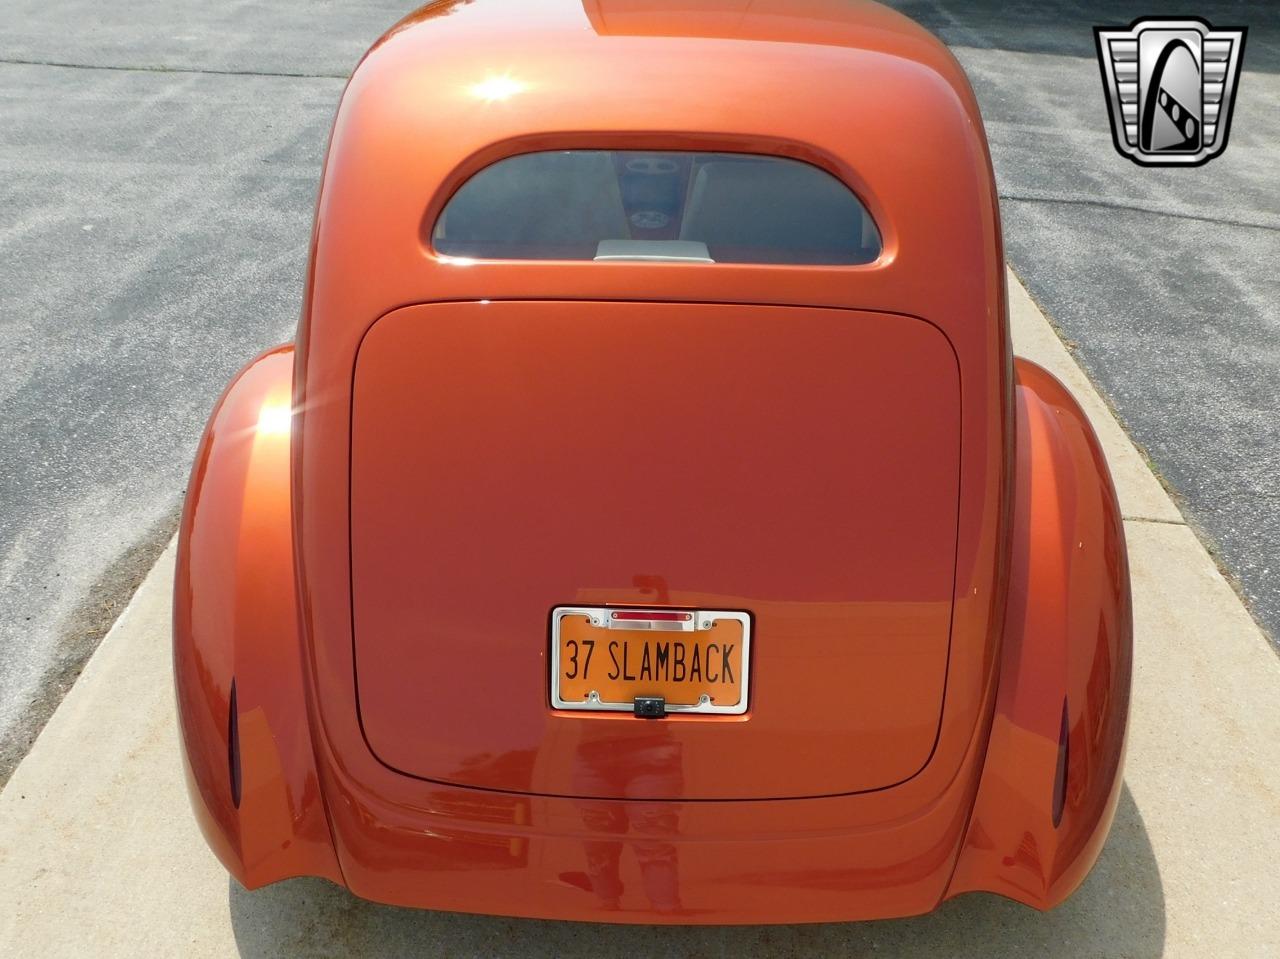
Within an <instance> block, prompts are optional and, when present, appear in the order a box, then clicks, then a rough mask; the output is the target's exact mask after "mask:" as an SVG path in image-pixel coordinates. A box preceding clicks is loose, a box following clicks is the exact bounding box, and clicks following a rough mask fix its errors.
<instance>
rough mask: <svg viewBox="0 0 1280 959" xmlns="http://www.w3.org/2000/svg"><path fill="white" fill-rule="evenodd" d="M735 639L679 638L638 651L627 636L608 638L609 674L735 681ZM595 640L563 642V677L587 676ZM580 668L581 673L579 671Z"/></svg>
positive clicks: (633, 677) (667, 679) (679, 680)
mask: <svg viewBox="0 0 1280 959" xmlns="http://www.w3.org/2000/svg"><path fill="white" fill-rule="evenodd" d="M736 645H737V644H736V643H723V644H721V643H708V644H707V645H706V647H705V652H704V651H703V647H702V646H701V645H700V644H698V643H685V642H683V641H682V640H679V639H673V640H658V641H652V642H646V643H641V644H640V650H639V651H638V652H636V651H633V650H632V649H631V644H630V641H629V640H625V639H624V640H622V641H618V640H616V639H615V640H611V641H610V642H609V647H608V652H609V662H610V667H609V678H610V679H615V680H616V679H624V680H649V681H650V682H672V683H683V682H686V681H687V682H706V683H719V682H725V683H733V682H737V680H736V679H735V678H734V674H733V663H732V662H731V659H732V656H733V650H734V647H735V646H736ZM595 646H596V641H595V640H594V639H584V640H582V642H581V643H579V642H578V641H577V640H576V639H571V640H569V641H568V642H566V643H565V644H564V652H565V655H564V657H563V659H564V663H565V673H564V678H565V679H578V678H582V679H588V678H589V675H590V671H591V657H592V654H593V653H594V652H595ZM579 670H581V673H579Z"/></svg>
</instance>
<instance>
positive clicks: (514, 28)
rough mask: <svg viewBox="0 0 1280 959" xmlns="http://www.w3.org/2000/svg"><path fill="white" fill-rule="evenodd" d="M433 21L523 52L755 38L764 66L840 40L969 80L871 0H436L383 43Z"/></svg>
mask: <svg viewBox="0 0 1280 959" xmlns="http://www.w3.org/2000/svg"><path fill="white" fill-rule="evenodd" d="M429 31H436V32H439V33H449V34H453V35H458V34H461V35H465V36H467V37H470V38H473V39H474V41H475V42H482V43H484V44H485V45H488V46H492V47H495V48H496V47H501V46H509V49H510V52H511V53H513V54H514V55H515V62H518V61H519V59H520V57H519V50H520V48H522V47H524V48H528V47H529V46H531V45H533V44H537V45H539V46H541V47H543V48H547V47H555V46H556V45H563V47H564V48H565V49H566V51H567V50H570V49H571V50H572V51H573V52H574V54H575V56H577V57H584V54H588V53H589V52H595V51H598V52H600V53H602V54H603V55H606V56H608V55H610V54H612V53H614V52H616V47H615V46H614V45H613V44H611V43H610V41H611V40H616V39H617V38H623V37H631V38H645V39H648V40H653V41H657V40H661V39H667V40H671V41H676V42H675V43H673V44H671V45H670V46H668V47H667V48H666V49H667V50H668V52H669V54H670V55H671V56H673V57H676V58H678V59H683V58H687V57H696V56H697V54H698V50H699V46H707V47H710V46H714V45H716V44H717V43H719V44H723V43H724V42H725V41H729V42H733V43H736V44H739V45H750V53H751V56H752V57H753V58H756V59H757V62H758V63H759V67H760V69H761V70H769V69H771V68H784V67H786V68H792V69H794V68H797V67H798V68H800V69H801V70H802V69H803V66H804V62H805V58H806V57H808V56H811V55H812V53H813V51H811V50H806V49H805V48H806V47H838V48H845V49H848V50H860V51H868V52H874V53H881V54H886V55H889V56H893V57H898V58H902V59H906V60H911V61H914V62H917V63H919V64H922V65H924V66H927V67H929V68H930V69H931V70H933V71H934V72H936V73H937V74H939V75H940V76H943V77H945V78H946V79H947V80H948V81H949V82H951V83H952V84H953V85H954V86H955V87H956V88H957V89H958V90H960V91H967V90H968V85H967V83H966V82H965V80H964V74H963V71H962V70H960V68H959V66H958V65H957V64H956V61H955V59H954V58H953V57H952V55H951V53H950V51H948V50H947V48H946V46H945V45H944V44H942V43H941V42H940V41H939V40H938V39H937V38H936V37H934V36H933V35H932V34H931V33H929V32H928V31H927V30H925V29H924V28H923V27H921V26H920V25H919V24H917V23H916V22H915V21H913V20H911V19H910V18H908V17H905V16H903V15H902V14H900V13H898V12H897V11H896V10H892V9H890V8H889V7H886V6H884V5H882V4H880V3H875V2H871V0H537V2H528V0H435V2H432V3H428V4H426V5H424V6H422V7H420V8H419V9H418V10H416V11H414V12H413V13H411V14H409V15H408V16H406V17H405V18H404V19H403V20H401V21H400V22H399V23H398V24H396V25H395V26H394V27H392V28H391V29H390V30H389V31H388V32H387V33H386V34H385V35H384V36H383V37H382V39H381V40H379V42H378V43H379V45H380V44H382V43H384V42H386V41H389V40H391V39H392V38H397V37H399V38H401V39H404V37H405V36H406V35H407V36H410V37H415V38H416V37H419V36H425V35H426V34H427V33H428V32H429ZM375 49H376V46H375ZM592 59H593V58H592V57H591V56H586V57H585V59H584V61H583V73H584V76H592V75H593V74H591V73H590V72H589V67H588V63H590V62H591V60H592ZM513 65H514V63H513ZM611 67H612V69H613V70H618V71H623V72H626V71H627V70H628V69H629V67H630V65H629V64H628V63H626V62H625V61H616V60H615V61H612V63H611Z"/></svg>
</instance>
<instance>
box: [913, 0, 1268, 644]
mask: <svg viewBox="0 0 1280 959" xmlns="http://www.w3.org/2000/svg"><path fill="white" fill-rule="evenodd" d="M891 5H892V6H894V7H896V8H898V9H899V10H901V11H903V12H904V13H907V14H909V15H910V16H912V17H914V18H915V19H917V20H919V21H920V22H921V23H923V24H924V25H925V26H927V27H929V28H930V29H931V30H933V31H934V32H935V33H937V34H938V35H939V36H941V37H942V38H943V39H944V40H945V41H946V42H947V43H948V44H950V45H951V46H952V47H953V49H954V50H955V53H956V56H957V58H958V59H959V60H960V62H961V63H962V64H963V65H964V67H965V70H966V71H967V72H968V74H969V79H970V81H971V82H972V83H973V86H974V90H975V92H976V93H977V95H978V100H979V102H980V103H981V105H982V112H983V121H984V123H985V124H986V128H987V134H988V137H989V138H990V141H991V148H992V154H993V158H994V164H995V170H996V179H997V181H998V184H999V188H1000V196H1001V201H1000V207H1001V213H1002V215H1003V221H1004V237H1005V245H1006V254H1007V256H1008V258H1009V262H1010V263H1011V264H1012V265H1013V268H1014V269H1015V270H1016V271H1017V273H1018V275H1019V276H1020V277H1021V278H1022V280H1023V281H1024V282H1025V283H1026V285H1027V288H1028V289H1029V290H1030V292H1031V294H1032V296H1034V297H1035V299H1036V301H1037V302H1038V303H1039V304H1040V305H1041V306H1042V307H1044V309H1045V312H1046V313H1048V315H1049V317H1050V319H1051V320H1052V321H1053V322H1054V323H1055V324H1056V325H1057V327H1058V329H1059V331H1060V332H1061V333H1062V334H1063V337H1064V339H1066V340H1067V342H1068V343H1070V344H1072V345H1073V346H1074V348H1075V353H1076V356H1077V359H1078V360H1079V361H1080V363H1081V365H1082V366H1083V367H1084V368H1085V370H1087V371H1088V373H1089V374H1090V376H1091V377H1092V378H1093V380H1094V382H1095V383H1096V384H1097V385H1098V387H1099V388H1100V390H1101V391H1102V393H1103V394H1104V395H1105V396H1106V397H1107V399H1108V401H1109V402H1110V403H1111V405H1112V406H1113V407H1114V409H1115V410H1116V412H1117V414H1118V416H1119V419H1120V421H1121V422H1122V423H1123V424H1124V426H1125V428H1126V429H1127V430H1128V431H1129V434H1130V436H1131V437H1132V438H1133V439H1134V441H1135V442H1136V443H1137V444H1138V445H1139V446H1140V447H1141V448H1142V449H1143V450H1145V452H1146V454H1147V455H1148V456H1149V457H1150V459H1151V461H1152V463H1153V465H1154V467H1155V469H1156V471H1157V472H1158V473H1159V474H1160V476H1161V477H1162V479H1163V480H1164V481H1165V483H1166V484H1167V485H1168V487H1169V489H1170V490H1171V492H1172V493H1173V494H1174V496H1175V499H1177V500H1178V501H1179V504H1180V505H1181V507H1182V509H1183V512H1184V513H1185V514H1186V516H1187V518H1188V520H1189V521H1190V522H1191V524H1192V525H1193V526H1195V527H1196V528H1197V531H1198V532H1199V533H1200V535H1201V537H1202V538H1203V539H1204V541H1205V542H1206V545H1208V546H1209V548H1210V550H1211V552H1213V553H1214V554H1215V556H1216V558H1217V559H1218V561H1219V562H1220V563H1221V564H1222V566H1223V568H1224V571H1225V572H1226V573H1227V574H1228V575H1229V576H1231V577H1232V578H1233V579H1234V581H1235V583H1236V585H1237V588H1239V589H1240V591H1241V593H1242V595H1243V596H1244V597H1245V599H1246V600H1247V602H1248V604H1249V607H1250V609H1251V610H1252V612H1253V614H1254V616H1255V617H1256V618H1257V619H1258V621H1259V622H1260V624H1261V625H1262V626H1263V627H1264V628H1265V629H1266V630H1267V631H1268V632H1269V633H1270V637H1271V641H1272V642H1273V643H1276V642H1277V640H1280V4H1276V3H1274V2H1252V3H1226V2H1212V0H1210V2H1205V0H1197V2H1194V3H1189V4H1176V5H1171V4H1168V3H1160V2H1149V0H1148V2H1141V3H1132V2H1125V3H1115V2H1101V0H1088V2H1082V0H1076V2H1070V0H1067V2H1063V0H1058V2H1052V3H1041V2H1029V0H965V2H951V3H948V2H942V0H906V2H892V3H891ZM1173 14H1178V15H1185V14H1194V15H1197V16H1200V17H1203V18H1205V19H1207V20H1208V21H1209V22H1210V23H1212V24H1214V25H1215V26H1239V25H1244V26H1247V27H1248V30H1249V32H1248V37H1247V41H1246V45H1245V51H1244V73H1243V75H1242V78H1241V80H1240V84H1239V91H1238V93H1237V97H1236V111H1235V117H1234V120H1233V122H1232V125H1231V134H1230V140H1229V143H1228V146H1227V150H1226V152H1225V153H1224V154H1222V155H1221V156H1219V157H1218V158H1217V159H1214V160H1212V161H1211V162H1209V163H1208V164H1206V165H1205V166H1202V167H1198V168H1193V169H1153V168H1149V167H1139V166H1136V165H1135V164H1134V163H1132V162H1131V161H1130V160H1128V159H1125V158H1123V157H1121V156H1120V155H1119V154H1118V153H1117V152H1116V151H1115V149H1114V147H1113V146H1112V143H1111V132H1110V127H1109V121H1108V117H1107V110H1106V105H1105V102H1104V100H1103V94H1102V83H1101V79H1100V75H1099V70H1098V63H1097V57H1096V53H1095V48H1094V40H1093V32H1092V30H1091V27H1092V26H1094V25H1126V26H1127V25H1128V24H1129V23H1130V21H1132V20H1133V19H1136V18H1137V17H1140V16H1153V15H1160V16H1169V15H1173Z"/></svg>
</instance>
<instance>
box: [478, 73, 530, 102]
mask: <svg viewBox="0 0 1280 959" xmlns="http://www.w3.org/2000/svg"><path fill="white" fill-rule="evenodd" d="M524 88H525V85H524V84H523V83H521V82H520V81H519V80H517V79H516V78H515V77H513V76H511V75H510V74H507V73H503V74H499V75H495V76H489V77H485V78H484V79H483V80H481V81H480V82H479V83H473V84H472V85H471V87H470V90H471V95H472V96H473V97H475V98H476V99H477V100H483V101H484V102H485V103H497V102H499V101H501V100H509V99H511V98H512V97H513V96H515V95H516V94H517V93H520V92H521V91H522V90H524Z"/></svg>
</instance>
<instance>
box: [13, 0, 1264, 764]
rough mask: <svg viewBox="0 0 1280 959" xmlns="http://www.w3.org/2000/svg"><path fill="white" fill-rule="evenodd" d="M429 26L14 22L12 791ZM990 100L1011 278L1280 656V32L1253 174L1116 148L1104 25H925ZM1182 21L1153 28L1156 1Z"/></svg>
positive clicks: (1252, 87)
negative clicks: (1136, 155)
mask: <svg viewBox="0 0 1280 959" xmlns="http://www.w3.org/2000/svg"><path fill="white" fill-rule="evenodd" d="M409 6H410V5H409V4H405V3H395V2H364V3H347V4H324V5H318V4H311V3H304V2H302V0H281V2H276V3H236V4H216V5H215V4H207V3H197V2H194V0H174V2H159V0H130V2H121V3H116V4H103V3H99V2H90V0H60V2H50V0H8V2H7V3H6V4H5V10H4V16H3V21H4V27H3V30H0V171H2V173H3V175H0V356H2V357H3V360H4V362H3V363H2V364H0V781H3V779H4V778H5V777H6V776H7V774H8V772H9V771H10V770H11V769H12V766H13V764H14V763H15V762H16V761H17V759H18V758H20V757H21V755H22V754H23V753H24V752H25V750H26V749H27V747H28V745H29V743H30V741H31V739H32V737H33V735H34V733H35V732H37V731H38V730H39V728H40V727H41V726H42V725H43V723H44V721H45V719H46V718H47V716H48V715H49V713H50V711H51V710H52V708H53V707H54V706H56V704H57V702H58V701H59V699H60V697H61V695H62V693H63V692H64V691H65V689H66V688H67V686H68V685H69V684H70V683H71V682H72V681H73V680H74V678H75V676H76V674H77V673H78V671H79V669H80V667H81V665H82V664H83V662H84V659H85V657H86V656H87V655H88V653H89V652H91V651H92V649H93V647H94V645H95V644H96V642H97V641H98V639H99V638H100V637H101V635H102V634H103V632H104V631H105V630H106V628H107V627H108V626H109V624H110V623H111V622H112V620H113V619H114V618H115V615H116V614H117V613H118V611H119V609H120V608H121V605H122V603H123V602H124V601H125V600H127V598H128V596H129V595H130V594H131V592H132V590H133V588H134V586H135V585H136V584H137V582H138V581H139V580H140V578H141V576H142V575H143V573H145V571H146V569H147V568H148V567H149V566H150V564H151V562H152V560H153V559H154V558H155V556H156V555H157V554H158V552H159V550H160V548H161V547H162V545H163V543H164V542H165V541H166V540H167V539H168V536H169V535H170V533H171V532H172V530H173V528H174V525H175V522H176V511H177V508H178V504H179V502H180V499H181V495H182V493H183V490H184V488H185V485H186V478H187V471H188V469H189V464H190V458H191V455H192V452H193V450H194V446H195V442H196V440H197V438H198V435H199V431H200V428H201V426H202V425H203V422H204V419H205V417H206V415H207V413H208V410H209V408H210V407H211V405H212V403H213V402H214V400H215V398H216V397H217V395H218V393H219V391H220V390H221V389H222V387H223V385H224V384H225V383H226V381H227V379H228V378H229V377H230V376H231V374H232V373H233V372H234V371H235V369H236V368H238V367H239V366H240V365H241V364H242V363H243V362H244V361H246V360H247V359H249V358H250V357H251V356H252V355H254V354H255V353H256V352H258V351H259V350H261V349H262V348H265V347H267V346H269V345H271V344H273V343H275V342H278V341H280V340H283V339H286V338H288V337H289V336H291V334H292V329H293V325H294V323H295V321H296V317H297V312H298V306H299V299H300V293H301V287H302V272H303V268H304V264H305V256H306V245H307V239H308V232H309V227H310V220H311V213H312V205H313V203H314V196H315V189H316V185H317V179H318V176H319V170H320V161H321V157H322V154H323V149H324V142H325V137H326V135H327V132H328V127H329V123H330V120H331V117H332V113H333V109H334V107H335V105H336V103H337V99H338V96H339V94H340V92H341V88H342V83H343V78H345V77H346V76H347V74H348V73H349V71H350V69H351V68H352V67H353V66H354V64H355V63H356V61H357V60H358V58H359V56H360V54H361V53H362V52H363V50H364V49H365V48H366V47H367V46H368V44H369V43H370V42H371V41H372V40H373V39H375V38H376V37H377V35H378V34H379V33H381V32H382V30H383V29H385V28H386V27H387V26H389V25H390V24H391V23H392V22H394V21H395V20H396V19H398V18H399V17H400V16H401V15H403V14H404V13H405V12H407V10H408V9H409ZM898 6H899V7H901V8H902V9H904V11H906V12H908V13H910V14H911V15H913V16H916V17H917V18H918V19H920V20H922V21H923V22H924V23H925V24H926V25H927V26H929V27H931V28H933V29H935V30H936V31H937V32H939V33H940V34H941V35H942V37H943V38H944V39H945V40H947V41H948V42H949V43H950V44H952V45H953V47H954V48H955V50H956V53H957V56H958V57H959V58H960V59H961V61H962V63H963V64H964V65H965V67H966V69H967V70H968V71H969V73H970V76H971V78H972V80H973V83H974V86H975V89H976V90H977V93H978V96H979V99H980V101H981V103H982V107H983V111H984V116H985V118H986V122H987V127H988V132H989V134H990V137H991V140H992V147H993V152H994V156H995V165H996V172H997V177H998V180H999V183H1000V188H1001V193H1002V195H1003V213H1004V222H1005V240H1006V244H1007V248H1008V250H1007V252H1008V254H1009V257H1010V260H1011V262H1012V264H1013V266H1014V267H1015V269H1016V270H1017V271H1018V272H1019V274H1020V275H1021V276H1022V277H1023V278H1024V279H1025V281H1026V283H1027V285H1028V287H1029V289H1030V291H1031V293H1032V295H1033V296H1034V297H1035V298H1036V299H1037V300H1038V301H1039V302H1040V303H1041V304H1042V305H1043V306H1044V307H1045V309H1046V311H1047V312H1048V314H1049V315H1050V317H1051V318H1052V319H1053V320H1054V321H1055V322H1056V323H1057V324H1058V325H1059V327H1060V329H1061V331H1062V332H1063V334H1064V336H1065V337H1066V338H1067V339H1068V341H1071V342H1073V343H1075V344H1077V347H1078V348H1077V355H1078V357H1079V359H1080V361H1081V362H1082V364H1083V365H1084V367H1085V368H1086V369H1087V370H1088V371H1089V373H1090V374H1091V375H1092V376H1093V377H1094V379H1095V381H1096V382H1097V384H1098V385H1099V387H1100V389H1101V391H1102V393H1103V394H1104V395H1105V396H1106V397H1107V399H1108V400H1109V401H1110V402H1111V403H1112V404H1113V405H1114V407H1115V408H1116V410H1117V412H1118V414H1119V417H1120V419H1121V421H1122V422H1123V423H1124V425H1125V426H1126V427H1128V428H1129V430H1130V431H1131V432H1132V434H1133V436H1134V437H1135V439H1136V440H1137V441H1138V443H1139V444H1140V445H1141V446H1142V447H1143V448H1145V449H1146V450H1147V452H1148V453H1149V455H1150V456H1151V458H1152V460H1153V462H1154V464H1155V467H1156V469H1157V470H1158V471H1159V472H1160V473H1161V475H1162V476H1163V477H1164V478H1165V480H1166V481H1167V482H1168V483H1169V485H1170V486H1171V488H1172V489H1173V491H1174V493H1175V494H1176V495H1177V496H1178V497H1180V498H1181V505H1182V506H1183V509H1184V512H1185V513H1186V515H1187V517H1188V518H1189V520H1190V521H1191V522H1192V523H1193V524H1195V525H1196V526H1197V527H1198V528H1199V529H1200V530H1201V532H1202V535H1203V536H1204V538H1205V539H1206V541H1207V542H1208V543H1209V544H1210V545H1211V547H1212V548H1213V549H1214V550H1215V551H1216V552H1217V555H1218V557H1219V559H1220V561H1221V562H1222V563H1223V565H1224V567H1225V569H1226V570H1227V572H1228V573H1229V574H1230V575H1232V576H1233V577H1235V578H1236V579H1237V580H1238V582H1239V584H1240V588H1241V590H1242V592H1243V594H1244V595H1245V596H1246V597H1247V598H1248V599H1249V601H1250V604H1251V607H1252V609H1253V612H1254V614H1255V615H1256V616H1257V617H1258V619H1259V620H1260V621H1261V622H1262V623H1263V624H1264V625H1265V626H1267V627H1268V628H1269V629H1270V630H1271V633H1272V636H1273V637H1274V636H1276V635H1277V634H1280V481H1277V479H1276V477H1277V473H1278V472H1280V396H1278V395H1277V390H1278V389H1280V387H1278V386H1277V384H1280V315H1278V312H1277V307H1276V304H1277V303H1280V279H1278V278H1280V239H1278V233H1277V231H1278V230H1280V157H1278V153H1280V111H1277V110H1276V105H1277V104H1278V103H1280V76H1278V74H1277V71H1280V11H1277V10H1276V9H1275V8H1274V7H1273V6H1272V5H1270V4H1261V3H1255V4H1223V3H1201V4H1198V5H1197V7H1196V10H1195V12H1197V13H1199V14H1201V15H1203V16H1206V17H1208V18H1209V19H1210V20H1211V21H1214V22H1217V23H1223V24H1231V23H1241V22H1243V23H1246V24H1247V25H1249V27H1250V36H1249V41H1248V47H1247V49H1246V52H1245V61H1244V67H1245V73H1244V77H1243V80H1242V82H1241V89H1240V94H1239V99H1238V105H1237V115H1236V119H1235V122H1234V125H1233V129H1232V134H1231V143H1230V147H1229V148H1228V150H1227V152H1226V154H1225V155H1224V156H1222V157H1220V158H1218V159H1217V160H1214V161H1213V162H1212V163H1210V164H1209V165H1208V166H1206V167H1203V168H1200V169H1198V170H1176V171H1154V170H1146V169H1140V168H1138V167H1135V166H1134V165H1133V164H1131V163H1130V162H1129V161H1128V160H1125V159H1122V158H1121V157H1119V156H1118V155H1116V153H1115V152H1114V150H1113V149H1112V147H1111V142H1110V133H1109V130H1108V127H1107V118H1106V111H1105V107H1104V103H1103V99H1102V91H1101V84H1100V81H1099V76H1098V69H1097V64H1096V61H1095V59H1094V53H1093V47H1092V43H1093V41H1092V33H1091V29H1090V28H1091V27H1092V26H1093V25H1094V24H1101V23H1125V22H1127V21H1128V20H1129V19H1130V18H1131V17H1132V16H1136V15H1139V14H1149V13H1153V12H1168V11H1162V10H1153V9H1152V8H1151V7H1137V6H1133V5H1128V4H1110V3H1100V2H1091V3H1066V2H1063V3H1054V4H1043V3H1034V4H1033V3H1029V2H1001V3H995V2H992V0H979V2H973V3H959V2H956V3H953V4H945V3H942V2H927V0H920V2H910V3H899V4H898ZM1157 6H1158V5H1157Z"/></svg>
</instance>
